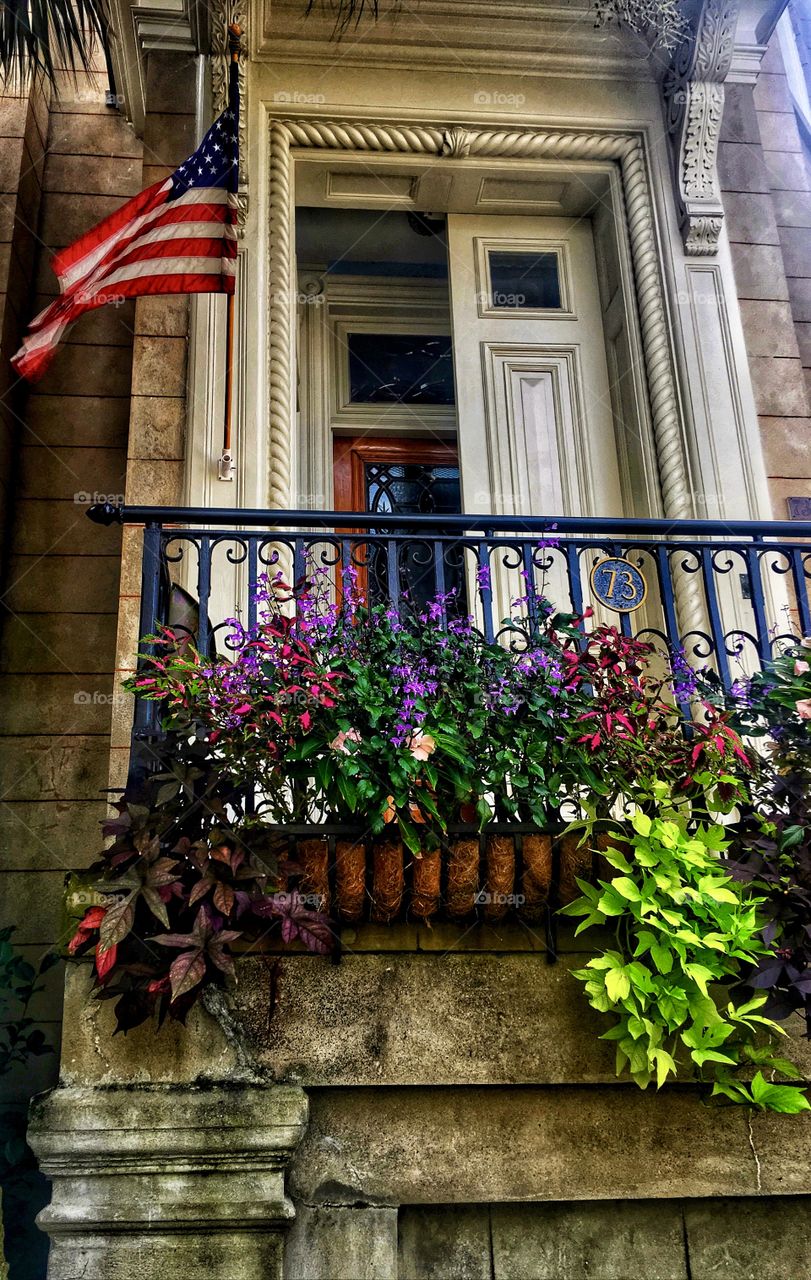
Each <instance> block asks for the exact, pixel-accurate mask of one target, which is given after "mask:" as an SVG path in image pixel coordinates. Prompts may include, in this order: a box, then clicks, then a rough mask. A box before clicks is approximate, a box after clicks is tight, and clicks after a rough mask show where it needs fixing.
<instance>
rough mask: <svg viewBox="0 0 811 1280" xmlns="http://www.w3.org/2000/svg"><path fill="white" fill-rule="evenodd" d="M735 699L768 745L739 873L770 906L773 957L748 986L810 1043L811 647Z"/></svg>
mask: <svg viewBox="0 0 811 1280" xmlns="http://www.w3.org/2000/svg"><path fill="white" fill-rule="evenodd" d="M737 695H738V696H737V698H736V700H735V703H734V704H733V705H734V710H735V714H736V715H737V718H738V721H739V724H740V727H741V729H742V730H743V731H744V732H746V733H747V734H748V735H749V736H751V737H752V738H760V739H761V741H763V742H765V746H766V754H765V760H764V763H763V766H762V768H761V772H760V777H759V779H758V784H757V788H756V800H757V808H756V809H755V810H754V811H753V813H752V814H751V816H750V818H749V821H748V823H747V824H746V827H745V829H744V831H743V833H742V836H741V839H740V841H739V845H738V849H737V858H736V862H735V864H734V866H733V872H734V874H735V875H736V876H737V877H738V878H739V879H741V880H743V881H746V882H749V883H750V885H751V887H752V889H753V891H754V892H756V893H759V894H761V895H762V897H763V899H764V912H765V916H766V922H765V926H764V929H763V937H764V940H765V942H766V943H767V944H768V953H767V954H766V955H764V956H763V957H761V958H760V960H759V961H758V963H757V964H756V965H754V966H753V968H752V970H751V972H750V973H749V975H748V977H747V982H748V983H749V985H750V987H751V988H752V989H753V990H755V991H757V992H763V993H766V994H767V996H768V1000H767V1004H766V1011H767V1012H768V1013H769V1014H770V1015H771V1016H772V1017H774V1018H777V1019H780V1020H784V1019H787V1018H789V1017H791V1016H792V1015H797V1014H799V1015H800V1016H801V1017H802V1018H803V1019H804V1023H805V1034H806V1036H807V1037H808V1038H809V1039H811V640H805V641H803V643H802V645H798V646H791V647H789V648H787V649H786V650H785V651H784V652H783V653H781V654H780V655H779V656H778V657H777V658H776V659H775V661H774V662H773V663H771V664H770V665H769V666H768V667H767V668H766V669H765V670H763V671H762V672H759V673H758V674H757V675H755V676H753V677H752V679H751V680H749V681H747V682H746V683H745V684H743V685H742V686H741V687H740V688H739V689H738V690H737Z"/></svg>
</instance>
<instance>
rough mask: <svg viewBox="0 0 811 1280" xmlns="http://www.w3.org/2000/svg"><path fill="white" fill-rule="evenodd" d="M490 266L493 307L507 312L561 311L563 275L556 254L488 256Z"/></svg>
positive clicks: (494, 254)
mask: <svg viewBox="0 0 811 1280" xmlns="http://www.w3.org/2000/svg"><path fill="white" fill-rule="evenodd" d="M487 258H488V262H489V264H490V305H491V306H493V307H499V308H503V309H504V310H516V311H540V310H559V309H560V306H561V300H560V273H559V264H558V255H557V254H556V253H502V252H501V251H500V250H495V251H492V252H490V253H488V255H487Z"/></svg>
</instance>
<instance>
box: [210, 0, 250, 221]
mask: <svg viewBox="0 0 811 1280" xmlns="http://www.w3.org/2000/svg"><path fill="white" fill-rule="evenodd" d="M209 9H210V19H209V21H210V25H211V59H210V61H211V107H212V115H214V116H218V115H219V114H220V112H221V111H224V110H225V106H226V103H227V101H228V65H229V62H230V53H229V50H228V28H229V26H230V25H231V23H236V24H237V26H238V27H239V28H240V30H241V31H242V50H241V52H240V56H239V105H240V111H239V191H238V193H237V235H239V236H242V234H243V232H244V228H245V219H246V217H247V214H248V167H247V166H248V131H247V121H248V96H247V76H246V74H245V73H246V68H247V63H248V55H247V45H246V43H245V41H246V33H247V28H248V0H210V6H209Z"/></svg>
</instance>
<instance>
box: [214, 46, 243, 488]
mask: <svg viewBox="0 0 811 1280" xmlns="http://www.w3.org/2000/svg"><path fill="white" fill-rule="evenodd" d="M241 35H242V28H241V27H240V26H238V25H237V23H235V22H232V23H231V24H230V25H229V27H228V48H229V50H230V53H231V63H232V65H233V64H234V63H238V62H239V41H240V37H241ZM238 146H239V144H237V147H238ZM234 290H236V278H235V279H234ZM233 388H234V292H232V293H229V294H228V295H227V302H226V321H225V412H224V421H223V436H222V453H221V454H220V460H219V464H218V466H217V479H218V480H233V478H234V455H233V452H232V449H231V426H232V421H233V405H232V400H233Z"/></svg>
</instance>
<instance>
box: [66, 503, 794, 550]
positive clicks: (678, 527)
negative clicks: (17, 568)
mask: <svg viewBox="0 0 811 1280" xmlns="http://www.w3.org/2000/svg"><path fill="white" fill-rule="evenodd" d="M87 515H88V517H89V519H90V520H92V521H93V522H94V523H95V524H102V525H112V524H133V525H161V526H163V525H191V526H200V525H203V526H205V525H208V526H223V527H226V528H234V529H237V528H241V529H246V528H257V529H267V530H270V529H279V530H288V531H292V530H302V531H304V530H312V529H316V530H317V529H324V531H325V532H330V531H334V530H336V529H346V530H352V531H357V530H363V529H375V530H384V529H393V530H399V531H404V530H414V531H417V530H419V529H426V530H432V531H433V530H436V529H437V528H438V527H439V528H441V529H442V531H443V532H458V533H460V534H465V533H468V534H469V533H470V532H471V531H473V530H476V531H479V532H481V533H482V534H484V535H485V536H486V535H487V534H489V533H495V532H498V533H517V534H527V535H532V534H549V533H575V534H577V533H584V534H591V535H594V534H617V535H626V536H627V535H629V534H630V535H640V534H654V535H658V536H660V537H674V536H676V537H678V538H683V537H684V536H685V534H693V535H695V536H696V537H697V538H718V537H721V538H734V537H738V538H741V537H742V538H749V539H754V540H760V539H763V538H789V539H791V540H792V541H794V540H796V539H799V538H811V521H806V520H663V519H644V520H639V519H624V518H621V519H614V518H611V519H606V518H605V517H583V516H508V515H467V514H463V515H453V516H451V515H408V516H405V515H388V514H377V513H374V514H370V513H368V512H358V511H284V510H277V511H264V510H258V509H255V508H245V509H240V508H233V507H138V506H126V505H122V506H114V505H113V504H112V503H102V504H97V505H96V506H92V507H90V508H89V509H88V511H87Z"/></svg>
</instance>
